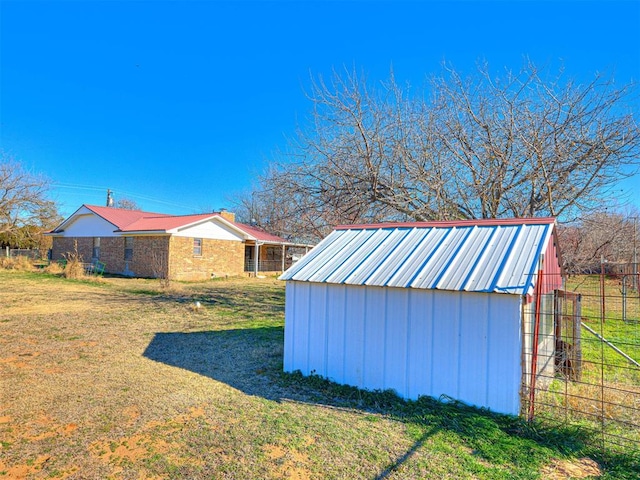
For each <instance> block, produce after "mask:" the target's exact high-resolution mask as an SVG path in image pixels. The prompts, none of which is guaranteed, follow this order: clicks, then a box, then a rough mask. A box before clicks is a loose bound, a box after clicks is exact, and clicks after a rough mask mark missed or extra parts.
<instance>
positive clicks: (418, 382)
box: [284, 281, 522, 415]
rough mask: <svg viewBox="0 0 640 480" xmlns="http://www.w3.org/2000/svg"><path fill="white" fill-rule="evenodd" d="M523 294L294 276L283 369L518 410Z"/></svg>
mask: <svg viewBox="0 0 640 480" xmlns="http://www.w3.org/2000/svg"><path fill="white" fill-rule="evenodd" d="M521 298H522V297H521V296H519V295H500V294H498V295H496V294H491V293H476V292H463V291H442V290H424V289H415V288H390V287H372V286H360V285H335V284H330V283H314V282H297V281H289V282H287V286H286V306H285V316H286V318H285V323H286V328H285V345H284V370H285V371H288V372H292V371H295V370H300V371H301V372H302V373H303V374H305V375H309V374H312V373H315V374H318V375H321V376H323V377H326V378H328V379H330V380H332V381H335V382H338V383H343V384H347V385H353V386H356V387H360V388H366V389H370V390H376V389H382V390H385V389H393V390H395V391H396V392H397V393H398V394H399V395H400V396H402V397H404V398H410V399H416V398H417V397H418V396H420V395H429V396H433V397H436V398H438V397H440V396H441V395H443V394H444V395H448V396H450V397H452V398H456V399H458V400H461V401H463V402H466V403H469V404H471V405H476V406H480V407H486V408H490V409H491V410H493V411H496V412H501V413H508V414H514V415H517V414H518V413H519V405H520V401H519V389H520V381H521V375H522V370H521V343H522V334H521V313H522V307H521Z"/></svg>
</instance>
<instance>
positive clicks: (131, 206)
mask: <svg viewBox="0 0 640 480" xmlns="http://www.w3.org/2000/svg"><path fill="white" fill-rule="evenodd" d="M116 207H117V208H124V209H125V210H140V206H138V204H137V203H136V202H135V200H131V199H129V198H125V197H123V198H121V199H120V200H118V201H117V202H116Z"/></svg>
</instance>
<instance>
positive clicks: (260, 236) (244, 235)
mask: <svg viewBox="0 0 640 480" xmlns="http://www.w3.org/2000/svg"><path fill="white" fill-rule="evenodd" d="M48 235H49V236H51V237H53V247H52V252H51V258H52V259H53V260H60V259H62V258H64V255H65V254H67V253H69V252H73V251H74V249H75V245H77V249H78V253H79V255H80V256H81V258H82V261H83V262H86V263H90V262H96V261H100V262H102V263H103V264H104V265H105V269H104V271H105V272H107V273H115V274H121V275H127V276H136V277H152V278H170V279H172V280H203V279H208V278H213V277H219V276H238V275H243V274H245V273H253V274H257V273H258V272H267V271H268V272H281V271H283V270H284V269H285V268H286V267H287V266H288V264H287V262H286V257H287V249H288V248H289V247H293V246H295V245H294V244H292V243H290V242H287V241H286V240H284V239H282V238H280V237H277V236H275V235H271V234H268V233H266V232H264V231H262V230H260V229H258V228H255V227H252V226H249V225H245V224H242V223H239V222H236V221H235V215H234V214H233V213H230V212H226V211H222V212H219V213H202V214H196V215H181V216H176V215H167V214H162V213H151V212H143V211H140V210H126V209H121V208H114V207H100V206H95V205H82V206H81V207H80V208H79V209H78V210H76V211H75V212H74V213H73V214H72V215H71V216H69V217H68V218H67V219H66V220H65V221H64V222H62V223H61V224H60V225H59V226H58V227H57V228H55V229H54V230H52V231H51V232H49V233H48ZM256 252H258V255H256ZM256 258H258V262H256V261H255V259H256Z"/></svg>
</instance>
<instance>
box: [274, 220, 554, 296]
mask: <svg viewBox="0 0 640 480" xmlns="http://www.w3.org/2000/svg"><path fill="white" fill-rule="evenodd" d="M554 228H555V220H554V219H552V218H540V219H509V220H473V221H462V222H420V223H394V224H378V225H355V226H340V227H337V228H336V229H335V230H334V231H333V232H332V233H331V234H330V235H329V236H328V237H326V238H325V239H324V240H323V241H322V242H320V243H319V244H318V245H317V246H316V247H315V248H314V249H313V250H311V252H309V253H308V254H307V255H306V256H305V257H303V258H302V259H301V260H300V261H299V262H298V263H296V264H295V265H294V266H292V267H291V268H290V269H289V270H287V271H286V272H285V273H284V274H283V275H282V276H281V277H280V278H281V279H283V280H293V281H306V282H319V283H332V284H345V285H367V286H380V287H398V288H419V289H438V290H456V291H472V292H499V293H510V294H521V295H522V294H530V293H532V291H533V285H534V280H535V275H536V273H537V269H538V268H539V264H540V259H541V258H542V254H543V252H544V251H545V249H546V246H547V244H548V243H549V242H550V241H552V237H553V235H554ZM550 261H556V259H550Z"/></svg>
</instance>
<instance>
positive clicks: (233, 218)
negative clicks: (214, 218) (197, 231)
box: [220, 208, 236, 222]
mask: <svg viewBox="0 0 640 480" xmlns="http://www.w3.org/2000/svg"><path fill="white" fill-rule="evenodd" d="M220 216H221V217H222V218H224V219H225V220H229V221H230V222H235V221H236V214H235V213H232V212H229V211H227V209H226V208H222V209H220Z"/></svg>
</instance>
